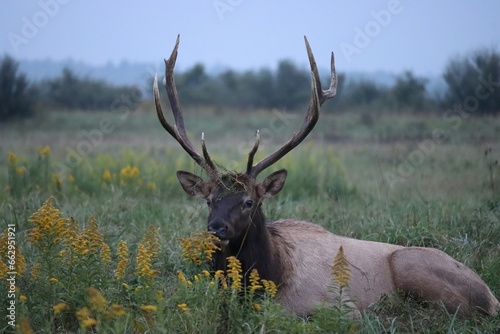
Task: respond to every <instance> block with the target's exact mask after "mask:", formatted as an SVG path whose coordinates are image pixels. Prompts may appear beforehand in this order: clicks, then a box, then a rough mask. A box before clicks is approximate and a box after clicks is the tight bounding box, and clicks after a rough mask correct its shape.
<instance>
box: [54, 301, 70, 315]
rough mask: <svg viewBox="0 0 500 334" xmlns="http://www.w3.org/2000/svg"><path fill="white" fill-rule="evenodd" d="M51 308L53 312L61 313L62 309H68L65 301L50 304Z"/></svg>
mask: <svg viewBox="0 0 500 334" xmlns="http://www.w3.org/2000/svg"><path fill="white" fill-rule="evenodd" d="M52 309H53V310H54V314H56V315H57V314H59V313H62V311H65V310H67V309H68V304H66V303H57V304H56V305H54V306H52Z"/></svg>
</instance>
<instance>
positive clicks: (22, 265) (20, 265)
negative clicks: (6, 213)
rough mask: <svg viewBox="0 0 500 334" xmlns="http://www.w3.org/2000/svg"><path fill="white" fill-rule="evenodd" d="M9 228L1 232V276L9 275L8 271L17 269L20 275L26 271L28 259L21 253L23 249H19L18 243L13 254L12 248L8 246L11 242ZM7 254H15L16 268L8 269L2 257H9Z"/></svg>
mask: <svg viewBox="0 0 500 334" xmlns="http://www.w3.org/2000/svg"><path fill="white" fill-rule="evenodd" d="M7 231H8V230H7V228H6V229H4V230H3V232H2V233H1V234H0V263H1V264H0V278H2V277H4V276H6V275H7V272H8V271H15V272H16V273H17V276H20V275H22V274H23V273H24V271H25V270H26V260H25V258H24V256H23V254H22V253H21V250H20V249H19V247H18V245H17V244H16V245H14V251H13V254H12V250H9V249H8V248H7V246H8V244H9V242H8V241H9V237H8V232H7ZM7 255H11V256H12V255H14V256H15V260H16V261H15V264H14V267H15V268H14V269H13V270H12V268H10V270H9V269H7V265H6V264H5V263H3V261H2V258H7Z"/></svg>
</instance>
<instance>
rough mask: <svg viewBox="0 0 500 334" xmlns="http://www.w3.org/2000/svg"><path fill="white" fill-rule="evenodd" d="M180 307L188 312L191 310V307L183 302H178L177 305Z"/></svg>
mask: <svg viewBox="0 0 500 334" xmlns="http://www.w3.org/2000/svg"><path fill="white" fill-rule="evenodd" d="M177 307H178V308H180V309H181V310H182V311H183V312H185V313H187V312H188V311H189V307H188V306H187V304H185V303H183V304H178V305H177Z"/></svg>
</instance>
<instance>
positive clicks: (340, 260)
mask: <svg viewBox="0 0 500 334" xmlns="http://www.w3.org/2000/svg"><path fill="white" fill-rule="evenodd" d="M332 273H333V280H334V281H335V282H337V284H338V285H339V286H340V287H341V288H346V287H348V286H349V282H350V281H351V271H350V269H349V262H347V258H346V257H345V255H344V249H343V248H342V246H340V248H339V251H338V253H337V255H336V256H335V259H334V260H333V266H332Z"/></svg>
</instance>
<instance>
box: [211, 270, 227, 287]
mask: <svg viewBox="0 0 500 334" xmlns="http://www.w3.org/2000/svg"><path fill="white" fill-rule="evenodd" d="M214 280H215V281H219V282H220V283H221V284H222V288H223V289H227V281H226V276H224V271H223V270H217V271H216V272H215V273H214Z"/></svg>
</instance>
